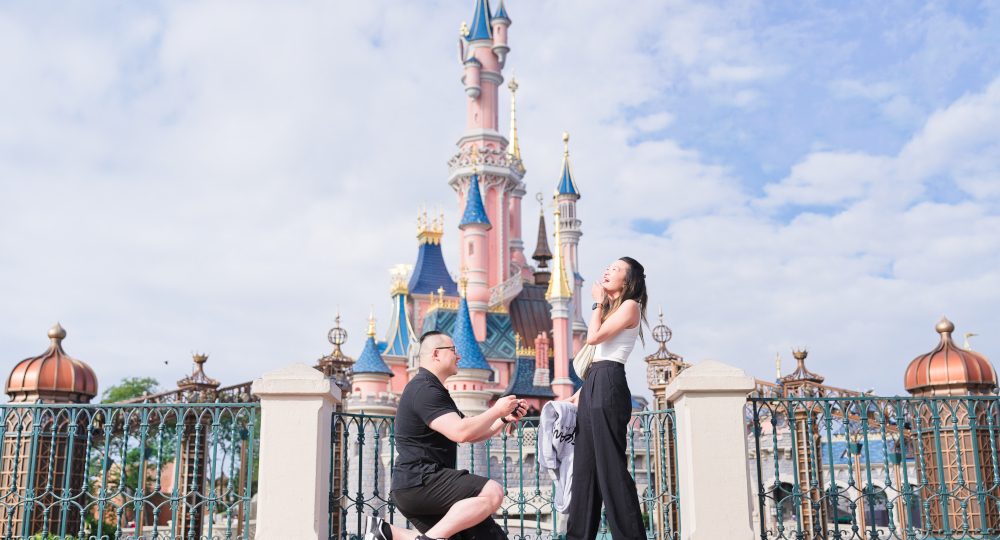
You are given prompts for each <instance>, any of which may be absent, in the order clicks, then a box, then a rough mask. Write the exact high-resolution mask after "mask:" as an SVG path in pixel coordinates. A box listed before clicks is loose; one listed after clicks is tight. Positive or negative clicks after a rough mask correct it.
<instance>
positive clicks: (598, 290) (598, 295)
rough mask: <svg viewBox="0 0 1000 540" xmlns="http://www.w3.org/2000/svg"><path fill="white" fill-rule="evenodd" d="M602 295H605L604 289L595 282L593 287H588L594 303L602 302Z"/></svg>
mask: <svg viewBox="0 0 1000 540" xmlns="http://www.w3.org/2000/svg"><path fill="white" fill-rule="evenodd" d="M604 295H605V292H604V287H602V286H601V284H600V283H598V282H596V281H595V282H594V285H593V286H592V287H590V296H591V297H592V298H593V299H594V302H603V301H604Z"/></svg>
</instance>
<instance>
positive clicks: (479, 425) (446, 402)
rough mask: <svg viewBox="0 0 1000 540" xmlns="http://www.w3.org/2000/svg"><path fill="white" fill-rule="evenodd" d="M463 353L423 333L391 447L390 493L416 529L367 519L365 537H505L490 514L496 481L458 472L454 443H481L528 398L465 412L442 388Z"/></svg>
mask: <svg viewBox="0 0 1000 540" xmlns="http://www.w3.org/2000/svg"><path fill="white" fill-rule="evenodd" d="M460 359H461V356H460V355H459V354H458V351H456V350H455V343H454V342H453V341H452V339H451V337H450V336H448V335H447V334H445V333H442V332H436V331H433V332H427V333H425V334H424V335H423V336H421V337H420V368H419V369H418V371H417V373H416V374H415V375H414V376H413V378H412V379H411V380H410V382H409V383H407V384H406V388H404V389H403V395H402V396H400V398H399V407H398V408H397V409H396V424H395V434H396V451H397V452H398V453H399V457H398V458H397V459H396V462H395V465H394V466H393V468H392V491H391V493H390V496H391V497H392V500H393V502H394V503H395V505H396V508H398V509H399V511H400V512H401V513H402V514H403V515H404V516H405V517H406V519H408V520H409V521H410V523H412V524H413V526H414V527H416V528H417V530H418V531H420V533H421V534H417V533H416V532H414V531H412V530H406V529H400V528H398V527H393V526H390V525H389V524H388V523H385V522H384V521H382V520H381V519H380V518H377V517H370V518H369V520H368V523H367V525H366V531H365V535H364V537H363V538H364V540H393V539H395V540H414V539H416V540H437V539H443V538H452V537H456V538H462V539H465V540H472V539H475V540H483V539H488V540H492V539H506V538H507V535H506V534H505V533H504V532H503V529H501V528H500V526H499V525H497V523H496V522H495V521H493V519H492V518H491V517H490V516H492V515H493V513H494V512H496V511H497V509H499V508H500V505H501V504H502V503H503V498H504V492H503V488H502V487H501V486H500V484H498V483H497V482H495V481H493V480H490V479H489V478H485V477H482V476H476V475H474V474H469V471H465V470H456V469H455V467H456V466H457V460H458V443H475V442H481V441H485V440H487V439H489V438H491V437H493V436H494V435H496V434H497V433H499V432H500V431H501V430H502V429H504V427H506V426H507V424H510V423H513V422H517V421H518V420H520V419H521V418H522V417H523V416H524V414H525V413H526V412H527V409H528V407H527V403H526V402H525V401H524V400H520V399H517V397H515V396H504V397H502V398H500V399H498V400H497V401H496V403H494V404H493V406H492V407H490V408H489V409H488V410H487V411H486V412H484V413H482V414H479V415H476V416H472V417H466V416H465V415H464V414H462V412H461V411H459V410H458V406H456V405H455V401H454V400H453V399H452V398H451V394H449V393H448V389H447V388H445V386H444V380H445V379H447V378H448V377H451V376H452V375H455V374H456V373H458V361H459V360H460Z"/></svg>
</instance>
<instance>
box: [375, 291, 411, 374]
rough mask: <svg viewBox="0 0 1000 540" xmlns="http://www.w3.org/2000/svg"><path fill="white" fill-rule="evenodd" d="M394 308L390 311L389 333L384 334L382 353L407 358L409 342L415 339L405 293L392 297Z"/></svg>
mask: <svg viewBox="0 0 1000 540" xmlns="http://www.w3.org/2000/svg"><path fill="white" fill-rule="evenodd" d="M392 300H393V303H394V304H395V309H394V310H393V312H392V322H391V323H389V334H388V336H386V339H385V341H386V348H385V350H384V351H382V354H384V355H386V356H401V357H403V358H408V353H409V350H410V344H411V343H413V342H414V341H415V339H414V335H413V334H414V333H413V327H412V326H411V325H410V316H409V314H408V313H407V312H406V295H405V294H403V293H399V294H396V296H394V297H393V299H392Z"/></svg>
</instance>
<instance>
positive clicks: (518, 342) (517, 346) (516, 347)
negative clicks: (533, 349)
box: [514, 332, 521, 356]
mask: <svg viewBox="0 0 1000 540" xmlns="http://www.w3.org/2000/svg"><path fill="white" fill-rule="evenodd" d="M520 350H521V334H518V333H517V332H514V356H517V351H520Z"/></svg>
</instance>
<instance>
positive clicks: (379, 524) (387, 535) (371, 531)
mask: <svg viewBox="0 0 1000 540" xmlns="http://www.w3.org/2000/svg"><path fill="white" fill-rule="evenodd" d="M361 540H392V529H391V528H390V527H389V524H388V523H386V522H385V520H383V519H382V518H380V517H378V516H368V517H366V518H365V531H364V534H362V535H361Z"/></svg>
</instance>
